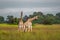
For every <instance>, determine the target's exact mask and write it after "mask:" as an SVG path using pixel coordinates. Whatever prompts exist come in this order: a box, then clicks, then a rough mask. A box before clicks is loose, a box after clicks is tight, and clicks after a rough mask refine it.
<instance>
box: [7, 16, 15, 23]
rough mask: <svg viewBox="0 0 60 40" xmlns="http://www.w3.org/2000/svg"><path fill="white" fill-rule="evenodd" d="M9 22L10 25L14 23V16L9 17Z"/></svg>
mask: <svg viewBox="0 0 60 40" xmlns="http://www.w3.org/2000/svg"><path fill="white" fill-rule="evenodd" d="M7 22H8V23H14V17H13V16H9V15H8V16H7Z"/></svg>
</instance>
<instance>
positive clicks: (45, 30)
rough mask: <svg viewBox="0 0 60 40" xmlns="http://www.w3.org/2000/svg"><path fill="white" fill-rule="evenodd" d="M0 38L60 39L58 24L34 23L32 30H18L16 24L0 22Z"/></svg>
mask: <svg viewBox="0 0 60 40" xmlns="http://www.w3.org/2000/svg"><path fill="white" fill-rule="evenodd" d="M0 40H60V24H53V25H43V24H35V25H34V26H33V31H32V32H19V31H18V26H17V25H9V24H0Z"/></svg>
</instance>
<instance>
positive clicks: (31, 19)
mask: <svg viewBox="0 0 60 40" xmlns="http://www.w3.org/2000/svg"><path fill="white" fill-rule="evenodd" d="M35 19H36V18H35V17H33V18H30V19H28V20H29V21H30V22H32V21H33V20H35Z"/></svg>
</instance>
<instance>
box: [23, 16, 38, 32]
mask: <svg viewBox="0 0 60 40" xmlns="http://www.w3.org/2000/svg"><path fill="white" fill-rule="evenodd" d="M35 19H38V16H35V17H33V18H29V19H28V20H27V21H26V22H25V23H24V31H25V32H26V31H28V32H29V31H32V21H33V20H35Z"/></svg>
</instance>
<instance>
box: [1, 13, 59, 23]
mask: <svg viewBox="0 0 60 40" xmlns="http://www.w3.org/2000/svg"><path fill="white" fill-rule="evenodd" d="M34 16H38V19H37V20H34V21H33V23H38V24H60V12H58V13H56V15H53V14H46V15H44V14H43V13H42V12H34V13H33V14H32V15H29V16H27V15H25V16H24V17H23V21H24V22H25V21H27V20H28V19H29V18H32V17H34ZM19 19H20V18H17V17H14V16H12V15H8V16H7V18H6V20H4V17H3V16H0V23H8V24H18V22H19Z"/></svg>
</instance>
